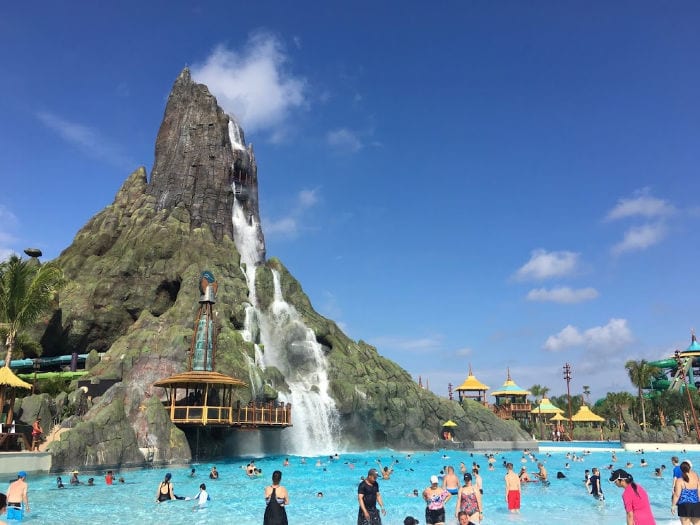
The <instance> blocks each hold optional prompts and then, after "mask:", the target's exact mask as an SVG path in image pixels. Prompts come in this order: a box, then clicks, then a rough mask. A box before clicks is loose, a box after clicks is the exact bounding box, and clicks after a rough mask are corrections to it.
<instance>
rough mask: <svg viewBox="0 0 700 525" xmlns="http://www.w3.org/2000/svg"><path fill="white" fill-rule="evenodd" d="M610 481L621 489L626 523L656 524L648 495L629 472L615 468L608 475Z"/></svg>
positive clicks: (636, 524) (635, 524)
mask: <svg viewBox="0 0 700 525" xmlns="http://www.w3.org/2000/svg"><path fill="white" fill-rule="evenodd" d="M610 481H611V482H613V483H615V485H616V486H618V487H620V488H622V489H623V491H622V503H623V505H624V506H625V511H626V512H627V525H656V520H654V515H653V514H652V512H651V505H650V503H649V496H648V495H647V492H646V490H644V488H643V487H642V486H641V485H638V484H637V483H635V482H634V478H633V477H632V475H631V474H630V473H628V472H627V471H626V470H623V469H617V470H615V471H614V472H613V473H612V474H611V475H610Z"/></svg>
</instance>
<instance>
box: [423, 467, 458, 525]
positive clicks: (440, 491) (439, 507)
mask: <svg viewBox="0 0 700 525" xmlns="http://www.w3.org/2000/svg"><path fill="white" fill-rule="evenodd" d="M438 481H439V480H438V477H437V476H430V486H429V487H428V488H426V489H425V490H424V491H423V499H424V500H425V502H426V503H427V504H428V506H427V507H426V508H425V523H427V524H429V525H444V523H445V504H446V503H447V502H448V501H450V498H451V497H452V494H450V493H449V491H447V490H446V489H444V488H442V487H439V486H438Z"/></svg>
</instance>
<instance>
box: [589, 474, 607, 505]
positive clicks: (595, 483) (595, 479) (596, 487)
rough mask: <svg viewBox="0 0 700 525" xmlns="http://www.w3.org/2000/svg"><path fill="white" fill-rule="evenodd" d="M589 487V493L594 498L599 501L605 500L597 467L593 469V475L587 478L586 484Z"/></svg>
mask: <svg viewBox="0 0 700 525" xmlns="http://www.w3.org/2000/svg"><path fill="white" fill-rule="evenodd" d="M586 484H587V485H588V486H589V487H590V493H591V495H592V496H593V497H594V498H597V499H599V500H601V501H603V500H604V499H605V496H604V495H603V487H601V486H600V470H598V468H597V467H593V475H592V476H591V477H590V478H588V482H587V483H586Z"/></svg>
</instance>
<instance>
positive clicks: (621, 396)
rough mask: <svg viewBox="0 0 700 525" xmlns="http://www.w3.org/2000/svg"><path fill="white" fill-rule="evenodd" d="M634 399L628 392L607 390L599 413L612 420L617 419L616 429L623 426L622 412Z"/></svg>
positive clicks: (621, 428)
mask: <svg viewBox="0 0 700 525" xmlns="http://www.w3.org/2000/svg"><path fill="white" fill-rule="evenodd" d="M633 401H634V397H632V394H630V393H629V392H608V394H607V395H606V396H605V399H604V400H603V403H602V406H601V407H600V413H601V414H605V415H606V416H607V418H608V419H609V420H610V421H612V420H616V421H617V426H618V430H620V431H622V430H624V427H625V416H624V412H625V410H627V408H629V406H630V405H631V404H632V402H633Z"/></svg>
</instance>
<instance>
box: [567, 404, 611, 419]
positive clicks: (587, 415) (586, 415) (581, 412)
mask: <svg viewBox="0 0 700 525" xmlns="http://www.w3.org/2000/svg"><path fill="white" fill-rule="evenodd" d="M571 421H576V422H579V423H583V422H589V423H591V422H595V423H601V422H603V421H605V418H604V417H600V416H599V415H597V414H594V413H593V412H591V409H590V408H588V406H587V405H583V406H582V407H581V408H579V409H578V412H576V413H575V414H574V415H573V416H571Z"/></svg>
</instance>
